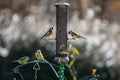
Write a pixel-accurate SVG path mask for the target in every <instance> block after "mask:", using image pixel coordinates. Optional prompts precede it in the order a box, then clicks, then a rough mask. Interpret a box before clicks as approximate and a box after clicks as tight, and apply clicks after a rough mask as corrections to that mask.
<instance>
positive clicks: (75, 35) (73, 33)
mask: <svg viewBox="0 0 120 80" xmlns="http://www.w3.org/2000/svg"><path fill="white" fill-rule="evenodd" d="M68 34H70V35H71V36H72V37H73V38H74V39H76V38H83V39H86V38H84V37H82V36H80V35H79V34H77V33H75V32H73V31H69V32H68Z"/></svg>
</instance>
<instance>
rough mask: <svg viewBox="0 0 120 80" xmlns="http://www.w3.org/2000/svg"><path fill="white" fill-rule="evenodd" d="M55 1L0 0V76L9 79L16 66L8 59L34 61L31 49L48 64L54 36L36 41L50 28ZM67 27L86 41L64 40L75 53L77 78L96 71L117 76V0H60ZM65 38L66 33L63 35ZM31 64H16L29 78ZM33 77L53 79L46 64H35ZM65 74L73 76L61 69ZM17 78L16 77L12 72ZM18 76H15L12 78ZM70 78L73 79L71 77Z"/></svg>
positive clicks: (105, 79) (107, 79) (108, 79)
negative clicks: (64, 7) (65, 9)
mask: <svg viewBox="0 0 120 80" xmlns="http://www.w3.org/2000/svg"><path fill="white" fill-rule="evenodd" d="M56 2H58V1H57V0H0V80H13V79H12V78H11V77H14V76H18V75H14V74H11V71H12V69H13V68H14V67H15V66H17V65H19V64H18V63H12V61H14V60H16V59H19V58H20V57H23V56H29V57H30V60H34V59H35V57H34V53H35V52H36V50H37V49H41V51H42V53H43V55H44V57H45V59H46V60H48V61H50V62H51V63H55V64H56V62H54V52H55V50H56V49H55V48H56V43H55V40H40V37H41V36H42V35H43V34H44V33H45V32H46V31H47V30H48V28H49V27H51V26H53V27H54V33H53V35H52V36H51V38H55V35H56V32H55V30H56V29H55V28H56V7H55V6H54V4H55V3H56ZM66 2H68V3H69V4H70V7H69V11H68V30H73V31H74V32H76V33H79V34H81V35H82V36H84V37H86V38H87V40H82V39H80V40H69V41H68V44H72V45H74V47H76V48H77V49H78V50H79V51H80V55H77V56H74V57H75V63H74V65H73V67H74V68H75V74H76V78H77V80H78V79H79V78H82V77H85V76H89V75H91V73H92V69H93V68H96V69H97V74H99V75H101V79H100V80H120V71H119V68H120V36H119V35H120V24H119V22H120V15H119V14H120V0H66ZM68 37H69V38H70V36H69V35H68ZM32 66H33V65H27V66H25V67H22V68H21V70H20V71H21V73H22V74H24V75H23V77H24V78H25V80H28V79H29V80H34V70H33V69H32ZM38 75H39V76H38V80H53V79H54V80H57V78H56V76H55V75H54V72H53V71H52V70H51V69H50V68H49V66H48V65H46V64H41V70H40V71H39V72H38ZM65 75H66V77H67V78H68V80H73V79H72V75H71V74H70V72H69V70H68V69H67V67H66V71H65ZM18 77H19V76H18ZM18 80H21V79H18ZM74 80H75V79H74Z"/></svg>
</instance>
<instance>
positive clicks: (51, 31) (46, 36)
mask: <svg viewBox="0 0 120 80" xmlns="http://www.w3.org/2000/svg"><path fill="white" fill-rule="evenodd" d="M52 34H53V27H50V28H49V30H48V31H47V32H46V33H45V34H44V35H43V36H42V37H41V38H40V39H43V38H48V37H49V36H50V35H52Z"/></svg>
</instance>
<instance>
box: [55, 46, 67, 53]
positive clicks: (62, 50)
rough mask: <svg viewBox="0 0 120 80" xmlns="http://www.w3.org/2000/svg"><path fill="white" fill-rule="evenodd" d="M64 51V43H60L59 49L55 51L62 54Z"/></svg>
mask: <svg viewBox="0 0 120 80" xmlns="http://www.w3.org/2000/svg"><path fill="white" fill-rule="evenodd" d="M64 52H66V49H65V45H61V46H60V49H59V50H58V51H57V52H56V54H59V53H60V54H64Z"/></svg>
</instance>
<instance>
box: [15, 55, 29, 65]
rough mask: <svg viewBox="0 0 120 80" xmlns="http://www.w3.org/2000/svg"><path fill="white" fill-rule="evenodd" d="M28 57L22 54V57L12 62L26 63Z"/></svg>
mask: <svg viewBox="0 0 120 80" xmlns="http://www.w3.org/2000/svg"><path fill="white" fill-rule="evenodd" d="M29 59H30V58H29V57H28V56H24V57H22V58H20V59H18V60H15V61H13V62H18V63H19V64H25V63H27V62H28V61H29Z"/></svg>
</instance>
